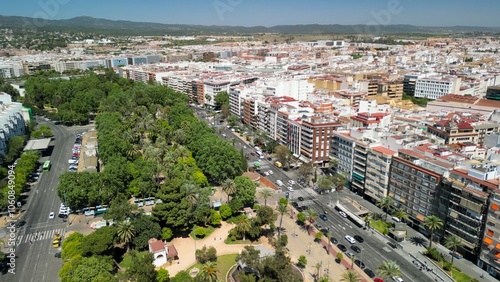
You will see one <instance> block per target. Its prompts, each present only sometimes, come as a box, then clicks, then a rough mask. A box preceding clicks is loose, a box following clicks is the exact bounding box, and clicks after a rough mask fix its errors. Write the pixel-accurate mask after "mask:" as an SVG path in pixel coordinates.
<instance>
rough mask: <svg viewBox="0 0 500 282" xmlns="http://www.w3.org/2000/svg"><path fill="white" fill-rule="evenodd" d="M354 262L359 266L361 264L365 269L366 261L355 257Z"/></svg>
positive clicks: (360, 266)
mask: <svg viewBox="0 0 500 282" xmlns="http://www.w3.org/2000/svg"><path fill="white" fill-rule="evenodd" d="M354 264H356V265H357V266H359V268H361V269H363V268H365V267H366V265H365V263H364V262H362V261H360V260H359V259H355V260H354Z"/></svg>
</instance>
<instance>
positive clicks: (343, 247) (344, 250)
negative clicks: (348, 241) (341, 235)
mask: <svg viewBox="0 0 500 282" xmlns="http://www.w3.org/2000/svg"><path fill="white" fill-rule="evenodd" d="M337 248H339V250H341V251H342V252H344V253H345V252H346V251H347V248H346V247H345V246H344V245H342V244H338V245H337Z"/></svg>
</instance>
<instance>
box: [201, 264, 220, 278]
mask: <svg viewBox="0 0 500 282" xmlns="http://www.w3.org/2000/svg"><path fill="white" fill-rule="evenodd" d="M218 272H219V270H218V269H217V265H216V264H215V262H212V261H208V262H206V263H205V264H203V266H202V267H201V270H200V273H198V275H196V278H198V279H200V280H199V281H203V282H216V281H217V273H218Z"/></svg>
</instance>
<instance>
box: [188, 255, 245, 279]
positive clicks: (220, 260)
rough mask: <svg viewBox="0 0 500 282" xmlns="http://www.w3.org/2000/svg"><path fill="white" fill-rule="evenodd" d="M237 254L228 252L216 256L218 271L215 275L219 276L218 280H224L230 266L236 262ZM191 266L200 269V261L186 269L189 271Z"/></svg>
mask: <svg viewBox="0 0 500 282" xmlns="http://www.w3.org/2000/svg"><path fill="white" fill-rule="evenodd" d="M237 256H238V254H230V255H223V256H219V257H217V269H218V270H219V272H218V273H217V277H218V278H219V280H220V281H226V275H227V272H228V271H229V269H230V268H231V266H233V265H234V264H236V257H237ZM193 267H197V268H198V269H201V267H202V264H201V263H195V264H193V265H192V266H190V267H189V268H188V269H187V270H186V271H187V272H188V273H189V271H191V269H192V268H193Z"/></svg>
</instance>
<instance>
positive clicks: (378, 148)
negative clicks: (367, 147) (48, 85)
mask: <svg viewBox="0 0 500 282" xmlns="http://www.w3.org/2000/svg"><path fill="white" fill-rule="evenodd" d="M372 150H374V151H376V152H379V153H382V154H385V155H391V156H393V155H394V154H396V152H394V151H393V150H390V149H387V148H386V147H383V146H375V147H372Z"/></svg>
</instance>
